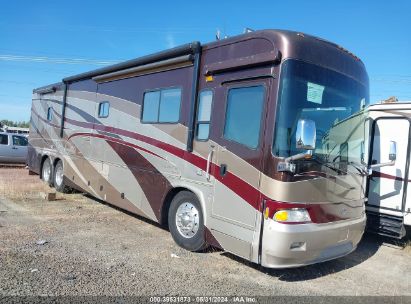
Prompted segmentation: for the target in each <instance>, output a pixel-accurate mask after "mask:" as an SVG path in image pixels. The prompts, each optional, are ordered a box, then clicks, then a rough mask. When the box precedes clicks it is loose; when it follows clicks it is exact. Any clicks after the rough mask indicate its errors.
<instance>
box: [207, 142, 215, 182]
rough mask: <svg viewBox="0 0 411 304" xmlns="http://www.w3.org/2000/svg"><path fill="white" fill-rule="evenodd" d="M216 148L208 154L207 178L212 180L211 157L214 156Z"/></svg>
mask: <svg viewBox="0 0 411 304" xmlns="http://www.w3.org/2000/svg"><path fill="white" fill-rule="evenodd" d="M213 152H214V150H210V153H208V156H207V166H206V179H207V180H208V181H210V168H211V159H212V157H213Z"/></svg>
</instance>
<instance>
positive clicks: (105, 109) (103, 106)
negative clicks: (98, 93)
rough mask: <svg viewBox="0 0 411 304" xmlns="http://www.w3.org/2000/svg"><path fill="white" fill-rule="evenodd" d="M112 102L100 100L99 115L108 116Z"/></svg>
mask: <svg viewBox="0 0 411 304" xmlns="http://www.w3.org/2000/svg"><path fill="white" fill-rule="evenodd" d="M109 111H110V103H109V102H108V101H104V102H100V103H99V105H98V117H108V115H109Z"/></svg>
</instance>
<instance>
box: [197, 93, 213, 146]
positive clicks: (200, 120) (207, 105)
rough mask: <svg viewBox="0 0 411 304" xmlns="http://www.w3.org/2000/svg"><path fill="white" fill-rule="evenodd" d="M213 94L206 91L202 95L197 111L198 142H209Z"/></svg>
mask: <svg viewBox="0 0 411 304" xmlns="http://www.w3.org/2000/svg"><path fill="white" fill-rule="evenodd" d="M212 103H213V92H212V91H211V90H205V91H202V92H201V93H200V97H199V102H198V111H197V128H196V129H197V133H196V136H197V140H207V139H208V136H209V134H210V119H211V106H212Z"/></svg>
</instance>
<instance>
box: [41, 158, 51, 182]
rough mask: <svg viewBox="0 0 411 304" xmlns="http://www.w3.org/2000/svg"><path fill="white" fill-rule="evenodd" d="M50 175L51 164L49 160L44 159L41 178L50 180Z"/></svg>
mask: <svg viewBox="0 0 411 304" xmlns="http://www.w3.org/2000/svg"><path fill="white" fill-rule="evenodd" d="M50 175H51V166H50V162H49V161H45V162H44V164H43V178H44V180H45V181H47V182H48V181H49V180H50Z"/></svg>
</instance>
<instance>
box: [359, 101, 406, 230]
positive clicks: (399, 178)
mask: <svg viewBox="0 0 411 304" xmlns="http://www.w3.org/2000/svg"><path fill="white" fill-rule="evenodd" d="M368 111H369V117H370V122H371V128H370V134H371V136H370V148H371V150H370V156H369V163H370V164H373V163H379V162H381V161H384V157H385V155H387V154H388V153H389V145H388V144H387V143H388V142H389V140H391V139H393V140H395V141H396V143H397V157H396V161H395V165H394V166H386V167H382V168H378V169H376V170H373V172H372V175H371V177H370V179H369V181H368V184H367V196H368V202H367V205H366V208H367V217H368V224H367V225H368V228H369V229H370V230H372V231H374V232H377V233H379V234H382V235H386V236H390V237H395V238H402V237H404V236H405V234H406V229H405V228H406V227H410V226H411V192H410V191H411V189H409V182H410V176H409V174H410V172H409V171H410V148H411V147H410V122H411V103H409V102H408V103H403V102H395V103H384V104H375V105H371V106H369V107H368ZM385 160H386V159H385Z"/></svg>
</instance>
